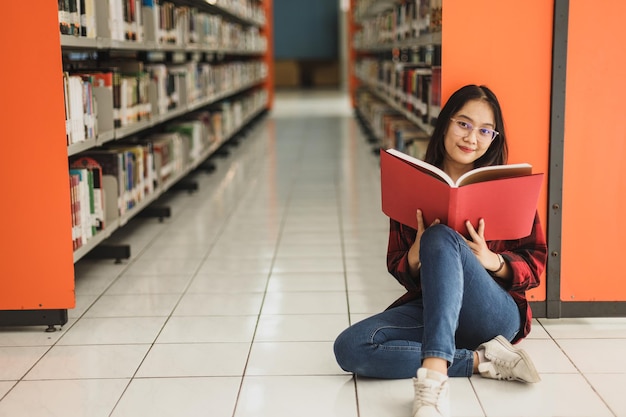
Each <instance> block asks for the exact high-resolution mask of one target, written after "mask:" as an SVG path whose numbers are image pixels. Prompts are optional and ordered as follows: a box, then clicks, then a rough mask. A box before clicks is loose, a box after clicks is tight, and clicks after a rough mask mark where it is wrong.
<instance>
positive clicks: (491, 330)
mask: <svg viewBox="0 0 626 417" xmlns="http://www.w3.org/2000/svg"><path fill="white" fill-rule="evenodd" d="M420 260H421V261H422V267H421V285H422V294H423V298H421V299H418V300H414V301H410V302H408V303H406V304H403V305H401V306H398V307H394V308H391V309H388V310H386V311H384V312H382V313H379V314H377V315H375V316H372V317H370V318H367V319H365V320H363V321H360V322H358V323H355V324H354V325H352V326H350V327H349V328H347V329H346V330H344V331H343V332H342V333H341V334H340V335H339V336H338V337H337V339H336V341H335V345H334V350H335V357H336V359H337V363H338V364H339V366H341V368H342V369H343V370H345V371H347V372H352V373H354V374H357V375H361V376H366V377H373V378H410V377H414V376H415V374H416V372H417V369H418V368H419V367H420V365H421V362H422V360H423V359H424V358H426V357H437V358H443V359H445V360H446V361H448V363H449V368H448V375H449V376H452V377H457V376H466V377H469V376H471V375H472V371H473V365H474V354H473V353H474V350H475V349H476V348H477V347H478V346H479V345H480V344H481V343H484V342H486V341H488V340H491V339H493V338H494V337H496V336H498V335H503V336H504V337H506V338H507V339H508V340H513V338H514V337H515V336H516V334H517V333H518V332H519V330H520V322H521V320H520V313H519V310H518V308H517V304H515V301H514V300H513V298H512V297H511V295H510V294H508V293H507V292H506V291H505V290H504V289H503V288H502V287H500V286H499V285H498V284H497V283H496V282H495V281H494V279H493V278H492V277H491V276H490V275H489V273H488V272H487V271H486V270H485V268H484V267H483V266H482V265H481V264H480V262H479V261H478V258H476V256H475V255H474V253H473V252H472V251H471V249H470V248H469V247H468V246H467V244H466V243H465V241H464V240H463V239H462V238H461V237H460V236H459V235H458V234H457V233H456V232H455V231H454V230H452V229H450V228H449V227H447V226H444V225H435V226H431V227H429V228H427V229H426V231H425V232H424V234H423V235H422V240H421V242H420Z"/></svg>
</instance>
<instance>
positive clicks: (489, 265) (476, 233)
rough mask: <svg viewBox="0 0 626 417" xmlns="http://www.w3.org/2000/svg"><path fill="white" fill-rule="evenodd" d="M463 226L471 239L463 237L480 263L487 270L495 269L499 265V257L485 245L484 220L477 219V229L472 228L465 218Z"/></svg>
mask: <svg viewBox="0 0 626 417" xmlns="http://www.w3.org/2000/svg"><path fill="white" fill-rule="evenodd" d="M465 227H467V231H468V232H469V235H470V237H471V239H472V240H469V239H465V241H466V242H467V245H468V246H469V247H470V249H471V250H472V252H474V255H476V258H478V261H479V262H480V264H481V265H482V266H483V267H484V268H485V269H487V270H488V271H495V270H497V269H498V268H499V267H500V258H499V257H498V255H497V254H495V253H493V252H492V251H491V250H489V247H487V242H486V241H485V220H483V219H480V220H479V221H478V230H476V229H474V226H473V225H472V223H471V222H470V221H469V220H467V221H466V222H465Z"/></svg>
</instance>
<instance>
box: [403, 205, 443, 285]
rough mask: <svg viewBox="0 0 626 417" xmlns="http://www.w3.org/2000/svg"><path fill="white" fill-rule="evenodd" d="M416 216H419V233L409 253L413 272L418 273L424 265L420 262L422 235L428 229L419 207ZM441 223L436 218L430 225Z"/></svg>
mask: <svg viewBox="0 0 626 417" xmlns="http://www.w3.org/2000/svg"><path fill="white" fill-rule="evenodd" d="M415 216H416V218H417V234H416V235H415V242H413V245H411V248H410V249H409V254H408V259H409V267H410V268H411V272H412V273H413V274H414V275H415V274H417V271H419V269H420V266H421V265H422V264H421V262H420V240H421V239H422V235H423V234H424V231H425V230H426V227H425V226H424V216H423V215H422V210H419V209H418V210H417V212H416V213H415ZM439 223H440V221H439V219H435V220H434V221H433V222H432V223H431V224H430V226H433V225H435V224H439ZM430 226H429V227H430Z"/></svg>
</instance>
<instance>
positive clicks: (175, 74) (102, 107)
mask: <svg viewBox="0 0 626 417" xmlns="http://www.w3.org/2000/svg"><path fill="white" fill-rule="evenodd" d="M101 64H103V67H100V68H97V67H89V66H88V65H87V66H86V67H85V68H75V69H73V70H72V71H66V72H64V76H63V80H64V91H65V113H66V141H67V144H68V145H71V144H75V143H80V142H83V141H85V140H89V139H94V138H96V137H97V136H98V135H99V134H102V133H104V132H111V131H113V130H114V129H116V128H122V127H126V126H130V125H132V124H134V123H138V122H141V121H145V120H150V119H151V118H153V117H154V116H162V115H167V114H168V112H172V111H173V110H176V109H180V108H186V107H189V106H193V105H195V104H196V103H203V102H208V101H211V100H212V98H214V97H216V96H218V95H222V94H226V93H228V92H234V91H237V90H238V89H240V88H244V87H246V86H251V85H254V84H255V83H258V82H260V81H262V80H263V79H265V78H266V77H267V65H266V64H265V63H264V62H262V61H246V62H243V61H242V62H230V63H223V64H209V63H198V62H189V63H186V64H162V63H158V64H147V65H146V64H144V63H143V62H141V61H135V60H125V61H124V60H118V61H111V62H108V63H101Z"/></svg>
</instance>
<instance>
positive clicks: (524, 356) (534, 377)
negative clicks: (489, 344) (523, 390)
mask: <svg viewBox="0 0 626 417" xmlns="http://www.w3.org/2000/svg"><path fill="white" fill-rule="evenodd" d="M496 340H497V341H498V343H500V345H502V346H503V347H504V348H506V350H508V351H509V352H514V353H517V354H518V355H520V356H521V357H522V360H523V361H524V363H526V366H528V371H529V373H530V375H529V377H530V378H529V380H525V382H530V383H535V382H539V381H541V377H540V376H539V372H537V369H535V365H534V364H533V361H531V360H530V356H528V353H526V351H525V350H524V349H520V348H518V347H515V346H513V345H512V344H511V342H509V341H508V340H506V338H505V337H504V336H502V335H500V336H496Z"/></svg>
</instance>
